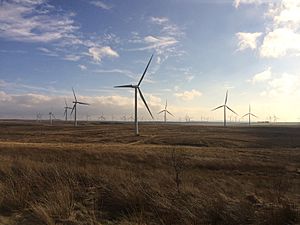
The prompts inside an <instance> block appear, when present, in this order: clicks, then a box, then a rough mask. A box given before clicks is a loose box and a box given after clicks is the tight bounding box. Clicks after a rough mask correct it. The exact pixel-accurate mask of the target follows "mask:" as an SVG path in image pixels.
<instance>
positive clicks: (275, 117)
mask: <svg viewBox="0 0 300 225" xmlns="http://www.w3.org/2000/svg"><path fill="white" fill-rule="evenodd" d="M273 118H274V123H277V120H279V119H280V118H279V117H277V116H276V115H274V116H273Z"/></svg>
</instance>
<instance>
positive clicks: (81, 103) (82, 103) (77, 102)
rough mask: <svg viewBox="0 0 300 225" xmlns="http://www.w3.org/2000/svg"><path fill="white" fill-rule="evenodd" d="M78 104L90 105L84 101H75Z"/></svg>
mask: <svg viewBox="0 0 300 225" xmlns="http://www.w3.org/2000/svg"><path fill="white" fill-rule="evenodd" d="M77 103H78V104H80V105H90V104H89V103H85V102H77Z"/></svg>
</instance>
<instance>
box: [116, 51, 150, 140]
mask: <svg viewBox="0 0 300 225" xmlns="http://www.w3.org/2000/svg"><path fill="white" fill-rule="evenodd" d="M152 58H153V55H152V56H151V58H150V60H149V62H148V64H147V66H146V68H145V70H144V73H143V75H142V77H141V79H140V80H139V82H138V84H135V85H133V84H128V85H120V86H115V88H134V96H135V97H134V100H135V101H134V112H135V114H134V123H135V134H136V135H139V128H138V109H137V95H138V94H137V93H138V92H139V94H140V97H141V99H142V100H143V102H144V104H145V106H146V108H147V110H148V112H149V114H150V116H151V117H152V119H153V115H152V113H151V111H150V109H149V107H148V105H147V103H146V100H145V98H144V96H143V94H142V91H141V89H140V84H141V83H142V81H143V79H144V76H145V74H146V72H147V70H148V67H149V65H150V63H151V60H152Z"/></svg>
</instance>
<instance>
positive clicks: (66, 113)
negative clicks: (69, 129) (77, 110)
mask: <svg viewBox="0 0 300 225" xmlns="http://www.w3.org/2000/svg"><path fill="white" fill-rule="evenodd" d="M65 105H66V106H65V107H64V109H65V112H64V116H65V121H68V109H72V108H71V107H69V106H68V104H67V101H66V99H65Z"/></svg>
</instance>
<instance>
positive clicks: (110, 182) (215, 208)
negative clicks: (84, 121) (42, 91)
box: [0, 122, 300, 225]
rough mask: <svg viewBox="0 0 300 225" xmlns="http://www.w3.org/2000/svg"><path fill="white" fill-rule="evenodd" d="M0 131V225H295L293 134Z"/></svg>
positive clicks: (17, 126)
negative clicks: (138, 134) (134, 134)
mask: <svg viewBox="0 0 300 225" xmlns="http://www.w3.org/2000/svg"><path fill="white" fill-rule="evenodd" d="M0 128H1V129H0V224H8V225H11V224H25V225H26V224H28V225H31V224H47V225H53V224H70V225H71V224H72V225H73V224H74V225H76V224H78V225H81V224H126V225H129V224H130V225H131V224H134V225H138V224H139V225H143V224H149V225H150V224H151V225H152V224H162V225H163V224H165V225H167V224H274V225H277V224H278V225H282V224H297V223H299V222H300V221H299V205H300V192H299V187H300V179H299V176H300V175H299V172H297V171H299V169H300V168H299V167H300V166H299V165H300V151H299V150H300V128H288V127H285V128H280V127H269V128H268V127H259V128H228V129H223V128H213V127H201V126H178V125H167V126H162V125H157V126H155V125H151V124H148V125H147V124H144V125H142V126H141V129H142V130H141V133H142V134H143V135H142V136H140V137H135V136H133V135H131V134H132V127H131V126H130V125H118V124H115V125H108V124H102V125H97V126H95V125H88V126H85V127H83V126H82V127H78V128H76V129H75V128H73V127H71V126H70V125H66V126H62V124H59V125H58V126H55V127H50V126H47V125H36V124H31V123H28V124H24V123H17V122H15V123H12V122H2V123H0Z"/></svg>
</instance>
